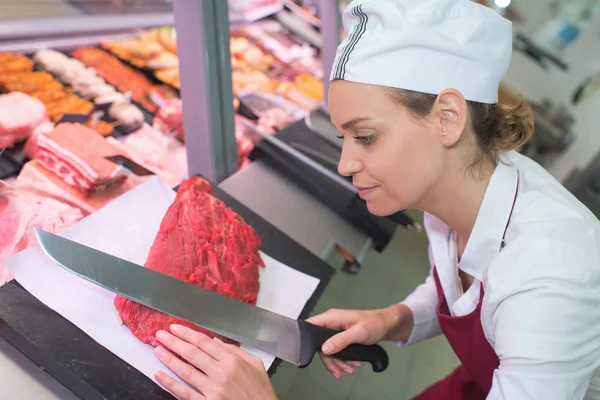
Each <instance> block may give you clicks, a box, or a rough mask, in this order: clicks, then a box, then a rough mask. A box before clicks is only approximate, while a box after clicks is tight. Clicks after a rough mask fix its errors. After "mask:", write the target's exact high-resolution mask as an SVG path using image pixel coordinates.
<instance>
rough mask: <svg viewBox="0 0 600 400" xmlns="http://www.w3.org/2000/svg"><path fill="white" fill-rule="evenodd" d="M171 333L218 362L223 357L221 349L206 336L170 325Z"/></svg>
mask: <svg viewBox="0 0 600 400" xmlns="http://www.w3.org/2000/svg"><path fill="white" fill-rule="evenodd" d="M170 329H171V332H173V334H174V335H175V336H177V337H178V338H180V339H182V340H184V341H186V342H188V343H191V344H193V345H194V346H196V347H198V348H199V349H202V351H204V352H205V353H206V354H208V355H209V356H211V357H212V358H214V359H215V360H220V359H221V358H222V356H223V351H222V349H221V348H220V347H219V346H218V345H217V344H216V343H215V342H214V341H213V340H212V339H211V338H210V337H208V336H206V335H205V334H203V333H201V332H198V331H195V330H193V329H190V328H188V327H186V326H183V325H171V327H170Z"/></svg>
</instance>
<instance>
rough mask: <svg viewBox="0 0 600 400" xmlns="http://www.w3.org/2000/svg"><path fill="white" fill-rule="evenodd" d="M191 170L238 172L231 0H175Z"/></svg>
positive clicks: (213, 175) (217, 177)
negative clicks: (230, 39) (230, 18)
mask: <svg viewBox="0 0 600 400" xmlns="http://www.w3.org/2000/svg"><path fill="white" fill-rule="evenodd" d="M174 14H175V27H176V30H177V52H178V55H179V74H180V78H181V98H182V101H183V115H184V118H183V124H184V129H185V140H186V149H187V156H188V168H189V171H188V173H189V174H190V175H193V174H202V175H203V176H205V177H207V178H209V179H211V180H212V181H214V182H217V183H218V182H220V181H222V180H224V179H225V178H226V177H228V176H229V175H231V174H232V173H234V172H235V171H236V170H237V156H236V154H237V149H236V146H235V131H234V122H233V94H232V92H231V90H232V84H231V64H230V54H229V19H228V9H227V2H226V1H221V0H175V1H174Z"/></svg>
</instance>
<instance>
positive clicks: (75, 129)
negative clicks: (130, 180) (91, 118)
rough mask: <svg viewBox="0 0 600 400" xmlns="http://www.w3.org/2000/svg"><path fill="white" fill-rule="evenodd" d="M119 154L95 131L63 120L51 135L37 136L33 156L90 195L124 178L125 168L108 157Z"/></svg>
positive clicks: (70, 183) (68, 182) (67, 181)
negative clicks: (107, 158)
mask: <svg viewBox="0 0 600 400" xmlns="http://www.w3.org/2000/svg"><path fill="white" fill-rule="evenodd" d="M118 154H119V151H118V150H117V149H116V148H115V147H114V146H112V145H111V144H110V143H109V142H107V141H106V140H105V139H104V138H103V137H102V136H100V135H99V134H98V133H97V132H96V131H94V130H92V129H90V128H86V127H85V126H83V125H81V124H71V123H63V124H59V125H57V126H56V128H55V129H54V130H53V131H52V132H50V133H49V134H47V135H38V136H37V146H36V148H35V153H34V155H33V158H35V159H37V160H39V161H40V163H41V164H42V165H43V166H44V167H46V168H47V169H49V170H50V171H52V172H54V173H55V174H57V175H58V176H60V177H61V178H62V179H63V180H64V181H65V182H66V183H67V184H69V185H71V186H73V187H75V188H77V189H78V190H80V191H81V192H82V193H84V194H87V193H89V192H91V191H97V190H100V189H102V188H104V187H106V186H107V185H109V184H111V183H114V182H116V181H120V180H123V179H124V178H125V176H126V170H124V169H123V168H121V167H119V166H118V165H116V164H114V163H113V162H111V161H108V160H106V159H105V157H108V156H114V155H118Z"/></svg>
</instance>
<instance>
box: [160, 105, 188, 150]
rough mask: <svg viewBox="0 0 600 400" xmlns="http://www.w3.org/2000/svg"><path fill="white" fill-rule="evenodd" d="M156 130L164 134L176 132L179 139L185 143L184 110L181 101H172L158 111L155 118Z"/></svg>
mask: <svg viewBox="0 0 600 400" xmlns="http://www.w3.org/2000/svg"><path fill="white" fill-rule="evenodd" d="M153 126H154V128H156V129H158V130H159V131H161V132H162V133H165V134H170V133H171V132H175V136H176V137H177V139H179V140H181V141H183V139H184V136H183V110H182V103H181V100H179V99H170V100H167V101H165V104H164V105H163V106H162V107H161V108H160V109H159V110H158V112H157V113H156V115H155V116H154V121H153Z"/></svg>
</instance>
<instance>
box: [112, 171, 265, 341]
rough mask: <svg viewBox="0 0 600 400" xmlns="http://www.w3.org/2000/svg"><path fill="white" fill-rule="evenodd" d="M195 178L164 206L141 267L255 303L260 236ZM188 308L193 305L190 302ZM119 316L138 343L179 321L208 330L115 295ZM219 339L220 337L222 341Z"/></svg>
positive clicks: (259, 263) (199, 329)
mask: <svg viewBox="0 0 600 400" xmlns="http://www.w3.org/2000/svg"><path fill="white" fill-rule="evenodd" d="M212 193H213V192H212V187H211V186H210V184H209V183H208V182H207V181H206V180H204V179H202V178H199V177H192V178H190V179H188V180H186V181H184V182H183V183H182V184H181V186H180V188H179V191H178V192H177V197H176V199H175V201H174V202H173V204H171V206H170V207H169V209H168V210H167V213H166V214H165V216H164V218H163V220H162V223H161V225H160V230H159V232H158V234H157V235H156V238H155V240H154V243H153V244H152V247H151V249H150V253H149V254H148V258H147V260H146V264H145V266H146V267H147V268H151V269H153V270H155V271H158V272H161V273H163V274H166V275H169V276H171V277H173V278H176V279H180V280H182V281H185V282H188V283H191V284H194V285H198V286H201V287H204V288H206V289H209V290H212V291H215V292H217V293H220V294H223V295H226V296H229V297H232V298H235V299H238V300H241V301H244V302H247V303H249V304H256V298H257V295H258V290H259V286H260V285H259V273H258V268H259V266H264V264H263V262H262V260H261V258H260V254H259V252H258V250H259V248H260V238H259V237H258V235H257V234H256V232H255V231H254V229H253V228H252V227H251V226H249V225H248V224H247V223H246V222H245V221H244V220H243V219H242V218H241V217H240V216H239V215H237V214H236V213H235V212H233V211H232V210H231V209H230V208H228V207H227V206H226V205H225V204H224V203H223V202H221V201H220V200H218V199H217V198H216V197H215V196H213V194H212ZM190 306H192V307H193V305H190ZM115 307H116V308H117V311H118V313H119V317H120V318H121V320H122V321H123V323H124V324H125V325H127V327H128V328H129V329H130V330H131V332H132V333H133V334H134V335H135V336H136V337H137V338H138V339H140V340H141V341H143V342H145V343H149V344H151V345H153V346H156V345H157V341H156V339H155V337H154V336H155V334H156V332H157V331H158V330H162V329H166V330H168V329H169V326H170V325H171V324H182V325H185V326H188V327H190V328H192V329H195V330H197V331H200V332H204V333H206V334H208V335H209V336H214V334H212V333H210V332H208V331H207V330H205V329H202V328H200V327H198V326H196V325H194V324H192V323H190V322H187V321H184V320H182V319H179V318H175V317H171V316H168V315H166V314H163V313H160V312H158V311H155V310H153V309H151V308H148V307H145V306H143V305H141V304H138V303H136V302H134V301H131V300H129V299H126V298H124V297H122V296H117V297H116V298H115ZM223 340H225V339H223Z"/></svg>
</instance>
